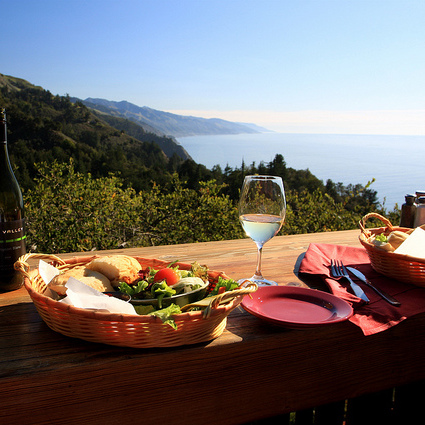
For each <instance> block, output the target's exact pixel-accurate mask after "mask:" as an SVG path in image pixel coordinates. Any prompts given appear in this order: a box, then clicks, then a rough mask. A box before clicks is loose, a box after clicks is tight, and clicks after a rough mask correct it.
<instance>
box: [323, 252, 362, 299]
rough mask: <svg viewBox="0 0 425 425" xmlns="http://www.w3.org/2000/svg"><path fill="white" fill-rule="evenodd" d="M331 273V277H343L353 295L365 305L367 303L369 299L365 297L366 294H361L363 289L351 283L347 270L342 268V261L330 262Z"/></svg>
mask: <svg viewBox="0 0 425 425" xmlns="http://www.w3.org/2000/svg"><path fill="white" fill-rule="evenodd" d="M331 273H332V276H333V277H337V278H338V277H345V278H346V279H347V280H348V281H349V282H350V286H351V289H352V290H353V292H354V294H355V295H356V296H357V297H359V298H361V299H362V300H363V301H365V302H366V303H368V302H369V298H368V297H367V296H366V294H365V293H364V292H363V289H362V288H360V286H359V285H357V283H355V282H353V281H352V280H351V279H350V276H348V272H347V269H346V268H345V267H344V264H342V261H338V260H331Z"/></svg>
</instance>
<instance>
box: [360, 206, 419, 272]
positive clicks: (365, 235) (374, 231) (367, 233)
mask: <svg viewBox="0 0 425 425" xmlns="http://www.w3.org/2000/svg"><path fill="white" fill-rule="evenodd" d="M371 217H374V218H378V219H380V220H381V221H383V222H384V223H385V224H387V225H386V226H385V227H374V228H366V227H365V223H366V221H367V220H368V219H369V218H371ZM359 227H360V231H361V233H360V235H359V241H360V243H361V244H362V245H363V246H364V247H365V248H366V249H368V250H369V251H371V252H373V253H374V254H375V253H376V254H377V255H378V254H379V255H382V256H388V257H394V260H397V261H406V262H409V263H412V262H413V263H422V264H425V258H421V257H414V256H411V255H408V254H399V253H396V252H393V251H385V250H383V249H379V248H378V247H376V246H375V245H374V244H373V243H371V242H369V241H368V239H369V238H370V237H371V236H372V235H380V234H382V233H387V234H389V233H391V232H392V231H395V230H398V231H401V232H404V233H406V232H408V231H411V230H412V229H411V228H408V227H400V226H393V225H392V224H391V222H390V221H389V220H388V219H387V218H385V217H383V216H382V215H380V214H378V213H369V214H366V215H365V216H364V217H363V218H362V220H361V221H360V222H359Z"/></svg>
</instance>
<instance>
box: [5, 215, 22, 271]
mask: <svg viewBox="0 0 425 425" xmlns="http://www.w3.org/2000/svg"><path fill="white" fill-rule="evenodd" d="M25 239H26V235H25V220H24V219H21V220H14V221H6V222H0V274H1V273H8V272H10V270H13V264H14V263H15V261H17V260H18V258H19V257H20V256H21V255H24V254H25Z"/></svg>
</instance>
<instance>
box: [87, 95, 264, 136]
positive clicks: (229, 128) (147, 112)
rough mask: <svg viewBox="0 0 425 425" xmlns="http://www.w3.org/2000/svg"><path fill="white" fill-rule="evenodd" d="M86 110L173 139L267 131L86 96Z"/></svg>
mask: <svg viewBox="0 0 425 425" xmlns="http://www.w3.org/2000/svg"><path fill="white" fill-rule="evenodd" d="M81 102H83V103H84V105H86V106H87V107H89V108H91V109H95V110H99V111H100V112H104V113H109V114H111V115H114V116H121V117H124V118H127V119H129V120H131V121H133V122H136V123H137V124H139V125H142V126H149V127H150V128H153V129H156V130H157V131H159V132H160V133H161V135H166V136H173V137H188V136H203V135H224V134H252V133H261V132H265V131H269V130H267V129H264V128H262V127H259V126H257V125H256V124H248V123H237V122H232V121H226V120H223V119H220V118H201V117H194V116H187V115H178V114H173V113H171V112H165V111H159V110H157V109H153V108H150V107H148V106H137V105H135V104H134V103H131V102H128V101H126V100H121V101H112V100H107V99H102V98H91V97H88V98H86V99H85V100H81Z"/></svg>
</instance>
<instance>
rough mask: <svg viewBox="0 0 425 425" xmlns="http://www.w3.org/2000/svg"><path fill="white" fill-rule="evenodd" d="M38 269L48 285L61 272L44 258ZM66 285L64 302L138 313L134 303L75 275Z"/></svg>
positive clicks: (111, 310)
mask: <svg viewBox="0 0 425 425" xmlns="http://www.w3.org/2000/svg"><path fill="white" fill-rule="evenodd" d="M38 271H39V273H40V276H41V278H42V279H43V281H44V282H45V283H46V285H47V284H48V283H49V282H50V281H51V280H52V279H53V278H54V277H55V276H57V275H58V274H59V270H58V269H57V268H56V267H53V266H51V265H50V264H48V263H46V262H45V261H43V260H40V262H39V264H38ZM65 287H66V288H67V290H66V297H65V298H63V299H62V300H60V301H59V302H63V303H64V304H69V305H73V306H75V307H80V308H90V309H96V310H106V311H109V312H110V313H119V314H137V313H136V310H135V309H134V307H133V305H132V304H130V303H128V302H126V301H124V300H120V299H118V298H114V297H109V296H108V295H105V294H104V293H102V292H99V291H97V290H96V289H93V288H92V287H90V286H87V285H85V284H84V283H82V282H80V281H79V280H77V279H75V278H74V277H70V278H69V279H68V281H67V283H66V284H65Z"/></svg>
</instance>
